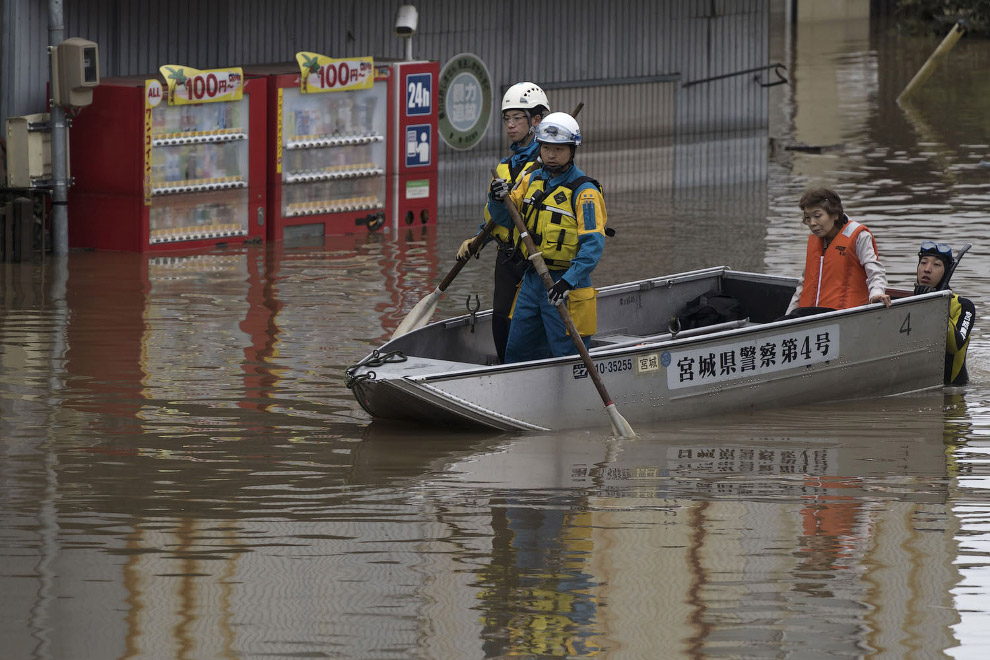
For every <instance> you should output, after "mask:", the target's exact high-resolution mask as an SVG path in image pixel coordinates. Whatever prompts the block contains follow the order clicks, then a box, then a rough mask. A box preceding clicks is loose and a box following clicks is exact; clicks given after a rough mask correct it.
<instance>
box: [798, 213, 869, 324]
mask: <svg viewBox="0 0 990 660" xmlns="http://www.w3.org/2000/svg"><path fill="white" fill-rule="evenodd" d="M864 231H865V232H866V233H868V234H870V240H871V241H873V249H874V250H876V249H877V241H876V239H875V238H873V234H872V233H870V230H869V229H867V228H866V225H863V224H860V223H858V222H856V221H855V220H850V221H849V222H847V223H846V225H845V226H844V227H843V228H842V230H841V231H840V232H839V233H838V234H836V236H835V238H833V239H832V242H831V243H829V244H828V248H826V247H825V239H822V238H818V237H817V236H815V235H814V234H811V235H810V236H808V253H807V256H806V257H805V261H804V284H803V285H802V288H801V298H800V299H799V300H798V306H799V307H830V308H832V309H848V308H849V307H856V306H858V305H865V304H866V303H868V302H870V291H869V289H868V288H867V287H866V269H865V268H864V267H863V264H861V263H859V259H858V258H857V257H856V239H857V238H858V237H859V234H860V233H861V232H864ZM878 254H879V252H878Z"/></svg>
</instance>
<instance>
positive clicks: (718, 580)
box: [430, 397, 959, 657]
mask: <svg viewBox="0 0 990 660" xmlns="http://www.w3.org/2000/svg"><path fill="white" fill-rule="evenodd" d="M811 415H824V416H825V417H827V418H828V419H829V423H828V424H826V425H817V424H814V423H810V424H809V419H810V416H811ZM874 425H876V428H875V430H871V427H873V426H874ZM943 428H944V426H943V423H942V413H941V398H940V397H936V398H927V399H925V400H921V401H919V400H913V401H900V402H897V403H894V404H893V405H892V406H891V407H890V408H887V409H886V410H885V411H884V412H883V414H882V416H880V417H879V418H878V417H877V415H876V412H875V411H869V412H867V411H865V410H864V411H850V410H848V409H832V408H828V409H825V410H821V409H816V410H800V409H797V410H793V411H789V412H785V413H774V414H771V415H768V416H760V418H758V419H757V418H751V417H740V418H733V419H728V420H723V422H721V423H719V424H718V425H717V426H707V425H704V424H687V425H684V426H676V427H669V428H667V429H664V430H662V431H658V430H652V431H651V432H649V433H648V434H645V435H644V437H642V438H639V439H637V440H636V441H633V442H629V441H615V440H612V441H609V440H602V439H601V438H596V437H593V436H589V435H586V434H574V435H568V436H566V437H561V436H560V435H555V436H548V437H527V438H520V439H513V440H509V441H506V442H503V443H500V444H499V445H498V446H496V447H495V448H493V449H492V451H490V452H488V453H485V454H478V455H472V456H469V457H467V458H465V459H463V460H460V461H457V462H455V463H452V464H451V465H450V466H449V467H448V468H447V469H446V471H445V474H444V475H442V476H441V477H440V478H438V479H434V480H432V481H431V484H430V489H431V490H433V491H436V492H438V493H439V495H440V496H441V497H442V498H443V499H444V501H445V502H449V503H450V504H451V505H453V503H454V501H455V500H456V501H457V502H458V503H460V506H461V507H463V506H464V496H463V491H464V490H465V489H467V490H468V491H470V492H473V493H476V495H475V496H474V498H472V499H471V500H470V503H471V505H472V506H475V507H477V506H480V505H487V506H489V507H491V508H492V514H491V515H492V518H491V519H492V534H493V539H492V541H491V547H492V549H493V557H494V553H495V552H498V551H499V550H500V549H501V552H503V553H504V555H505V559H504V560H502V561H498V562H497V563H498V565H499V573H498V574H497V575H493V576H490V577H489V576H485V577H486V579H485V580H484V581H483V583H482V586H483V587H486V588H484V589H483V590H482V592H481V594H482V598H485V599H486V601H485V602H484V603H483V604H482V605H481V607H482V608H483V610H487V609H489V608H491V609H495V610H498V611H500V617H498V616H495V617H494V618H496V619H497V620H499V621H500V622H501V623H502V625H503V626H505V627H508V628H509V631H508V632H505V631H504V630H501V631H494V630H493V631H491V634H492V635H493V636H495V637H496V638H499V639H502V638H507V639H505V641H503V642H502V643H503V646H502V647H501V648H500V649H499V651H500V652H501V653H505V654H506V655H525V654H527V653H532V654H538V653H545V652H550V653H554V652H556V653H558V654H559V653H562V651H560V649H565V648H568V647H569V645H572V644H581V645H582V646H583V648H586V649H587V648H592V647H593V648H595V649H602V650H605V651H606V652H607V651H609V650H612V651H615V650H617V649H623V650H624V651H626V652H628V653H630V657H711V656H712V655H721V654H725V655H728V656H737V655H740V656H741V655H745V656H746V657H779V656H780V654H781V653H784V654H787V653H800V652H802V651H804V652H809V651H810V649H809V648H808V647H807V643H808V641H810V640H814V641H813V648H814V649H815V651H814V652H815V653H820V654H823V655H826V654H827V655H836V656H840V657H845V656H848V657H859V656H860V655H861V653H862V650H863V649H864V648H874V649H875V650H877V651H881V652H883V653H889V654H891V656H892V657H906V656H907V655H909V654H910V653H911V649H912V648H913V647H914V646H915V644H916V638H923V639H925V640H926V644H929V646H927V648H948V647H950V646H952V645H953V642H954V639H953V635H952V630H951V626H952V625H953V624H954V623H956V622H957V621H958V618H957V616H956V615H955V613H954V612H953V611H952V609H951V596H950V595H949V591H950V590H951V589H952V587H953V586H954V585H955V583H956V582H957V581H958V579H959V575H958V572H957V571H956V570H955V569H954V568H953V566H952V560H951V557H952V556H953V555H954V552H955V549H954V544H953V542H952V539H951V536H949V535H945V534H931V533H926V530H931V531H941V530H944V529H946V528H950V529H951V528H954V527H955V526H956V523H955V522H954V521H953V520H952V512H951V510H950V509H949V508H948V507H947V506H946V495H947V488H948V479H947V473H946V465H945V457H944V453H943V444H942V432H943ZM616 442H621V443H622V444H621V446H615V444H614V443H616ZM893 475H897V476H896V477H895V476H893ZM547 546H549V547H547ZM527 585H528V586H527ZM565 585H566V586H565ZM561 593H566V594H567V595H568V596H569V598H566V599H564V598H560V597H559V596H558V597H555V596H554V595H559V594H561ZM492 594H504V595H503V596H502V597H500V598H499V599H497V600H495V601H494V602H493V601H492V600H491V595H492ZM534 594H545V596H544V598H543V599H539V598H536V597H534ZM506 609H507V610H508V611H501V610H506ZM921 613H924V616H923V617H922V618H923V620H924V622H923V623H922V622H921V621H920V620H916V619H918V617H919V614H921ZM589 616H590V618H589ZM551 621H552V622H554V625H550V623H549V622H551ZM898 630H899V631H901V632H900V633H895V632H894V631H898ZM784 631H786V632H787V635H786V636H787V637H790V636H792V635H793V636H794V637H793V641H786V640H785V639H782V638H781V637H780V634H781V633H783V632H784ZM876 631H884V632H883V634H882V635H881V634H878V633H877V632H876ZM497 632H501V633H502V637H498V634H497ZM799 639H801V640H803V641H798V640H799ZM658 644H659V646H658ZM550 649H557V650H556V651H551V650H550ZM486 657H491V656H486Z"/></svg>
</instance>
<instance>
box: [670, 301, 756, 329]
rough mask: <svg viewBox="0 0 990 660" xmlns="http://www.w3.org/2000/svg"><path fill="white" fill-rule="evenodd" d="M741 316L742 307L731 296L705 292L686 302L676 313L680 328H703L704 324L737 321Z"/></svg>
mask: <svg viewBox="0 0 990 660" xmlns="http://www.w3.org/2000/svg"><path fill="white" fill-rule="evenodd" d="M741 318H743V308H742V305H741V304H739V301H738V300H736V299H735V298H733V297H732V296H726V295H722V294H719V293H706V294H703V295H700V296H698V297H697V298H695V299H694V300H692V301H690V302H688V303H687V304H686V305H685V306H684V309H682V310H681V311H680V313H679V314H678V315H677V320H678V321H679V322H680V329H681V330H691V329H692V328H703V327H705V326H706V325H715V324H716V323H725V322H727V321H738V320H739V319H741Z"/></svg>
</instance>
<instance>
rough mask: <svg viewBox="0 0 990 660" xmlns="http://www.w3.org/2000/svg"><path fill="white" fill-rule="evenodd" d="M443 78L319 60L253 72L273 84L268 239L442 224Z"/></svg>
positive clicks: (357, 61) (428, 67) (307, 56)
mask: <svg viewBox="0 0 990 660" xmlns="http://www.w3.org/2000/svg"><path fill="white" fill-rule="evenodd" d="M414 65H417V66H414ZM407 66H408V67H410V68H409V69H408V70H406V67H407ZM437 70H438V69H437V64H436V63H435V62H416V63H402V64H401V65H399V64H398V63H381V62H375V61H373V60H372V58H370V57H358V58H350V59H333V58H329V57H326V56H324V55H320V54H318V53H310V52H300V53H298V54H297V56H296V65H295V66H294V67H291V68H290V67H285V66H283V67H281V68H278V67H273V68H267V69H266V68H265V67H254V68H252V69H250V72H251V74H252V75H267V76H268V78H269V106H268V115H269V153H268V164H269V169H268V186H269V187H268V200H269V217H270V221H269V223H268V240H272V241H278V240H285V239H291V238H300V239H302V238H305V239H306V240H313V239H314V238H318V237H319V236H327V235H335V234H347V233H354V232H364V231H377V230H382V231H386V232H392V231H394V230H395V228H396V226H397V224H398V223H399V221H400V220H399V219H400V217H401V218H404V219H407V220H408V222H409V223H412V222H413V221H415V222H419V223H423V224H427V223H432V222H435V220H436V199H437V197H436V179H437V166H436V153H437V145H436V135H437V133H436V125H437V118H436V110H435V105H436V104H435V101H434V100H433V99H434V96H435V86H436V77H437ZM413 74H417V75H418V77H411V76H412V75H413ZM407 83H408V84H410V85H414V86H415V85H418V87H416V88H415V91H414V93H413V96H412V99H413V100H412V103H413V105H412V106H410V107H411V109H412V113H411V114H407V113H406V112H404V111H403V110H404V109H405V108H406V106H408V105H409V104H408V103H407V101H406V96H407V94H406V91H405V90H406V87H405V85H406V84H407ZM400 85H401V87H400ZM400 106H401V108H400ZM400 180H401V181H400Z"/></svg>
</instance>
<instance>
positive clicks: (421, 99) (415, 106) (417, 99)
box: [406, 73, 433, 115]
mask: <svg viewBox="0 0 990 660" xmlns="http://www.w3.org/2000/svg"><path fill="white" fill-rule="evenodd" d="M432 88H433V76H432V75H431V74H429V73H414V74H410V75H409V77H408V78H407V79H406V114H407V115H428V114H430V110H431V109H432V107H433V92H432Z"/></svg>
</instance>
